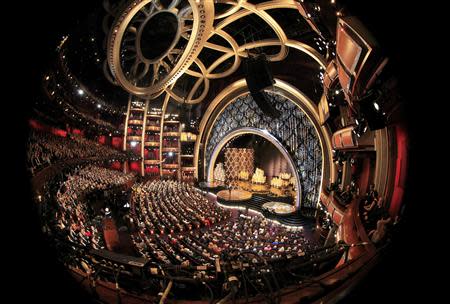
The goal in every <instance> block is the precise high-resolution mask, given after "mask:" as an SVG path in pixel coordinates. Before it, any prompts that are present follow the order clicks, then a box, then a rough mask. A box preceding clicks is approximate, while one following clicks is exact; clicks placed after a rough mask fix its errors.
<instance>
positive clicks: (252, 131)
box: [208, 128, 301, 210]
mask: <svg viewBox="0 0 450 304" xmlns="http://www.w3.org/2000/svg"><path fill="white" fill-rule="evenodd" d="M244 134H255V135H258V136H261V137H263V138H264V139H266V140H268V141H269V142H271V143H272V144H273V145H274V146H275V147H276V148H277V149H278V151H280V152H281V154H282V155H283V156H284V157H285V158H286V159H287V160H288V164H289V168H290V169H291V171H292V172H293V174H294V175H295V178H296V181H297V197H296V200H295V208H296V210H298V209H300V207H301V184H300V175H299V174H298V171H297V169H296V168H295V163H294V160H293V159H292V157H291V156H290V155H289V152H288V151H287V150H286V148H285V147H284V146H283V145H282V144H281V143H280V142H279V141H278V140H277V139H276V138H275V137H274V136H273V135H272V134H270V133H269V132H268V131H267V130H261V129H256V128H239V129H236V130H233V131H231V132H230V133H228V134H227V135H226V136H225V137H224V138H223V139H222V140H221V141H220V142H219V144H218V145H217V146H216V147H215V148H214V150H213V153H212V155H211V159H210V161H209V166H208V181H209V182H212V181H213V179H214V165H215V163H216V160H217V157H218V156H219V153H220V151H222V148H223V147H224V146H225V145H226V144H227V143H228V142H229V141H230V140H232V139H233V138H235V137H237V136H240V135H244Z"/></svg>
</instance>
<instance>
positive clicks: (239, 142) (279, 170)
mask: <svg viewBox="0 0 450 304" xmlns="http://www.w3.org/2000/svg"><path fill="white" fill-rule="evenodd" d="M208 181H210V182H212V181H216V182H221V183H224V184H225V185H227V186H231V187H233V188H239V189H244V190H247V191H250V192H252V193H254V194H257V195H263V196H267V197H268V198H272V199H273V200H276V201H282V202H286V203H289V204H292V205H294V206H295V208H296V209H298V208H299V207H300V198H301V195H300V191H301V186H300V179H299V174H298V172H297V170H296V169H295V164H294V161H293V159H292V158H291V157H290V155H289V153H288V152H287V150H286V149H285V148H284V147H283V145H282V144H281V143H280V142H279V141H278V140H277V139H276V138H275V137H274V136H272V135H271V134H270V133H269V132H267V131H266V130H260V129H254V128H241V129H238V130H234V131H233V132H230V133H229V134H228V135H227V136H225V137H224V138H223V139H222V141H221V142H220V143H219V144H218V145H217V146H216V147H215V149H214V152H213V154H212V157H211V160H210V165H209V172H208Z"/></svg>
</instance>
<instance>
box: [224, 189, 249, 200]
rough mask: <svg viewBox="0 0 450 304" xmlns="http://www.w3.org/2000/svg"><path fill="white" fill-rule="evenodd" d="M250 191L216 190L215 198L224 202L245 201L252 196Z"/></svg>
mask: <svg viewBox="0 0 450 304" xmlns="http://www.w3.org/2000/svg"><path fill="white" fill-rule="evenodd" d="M252 196H253V195H252V193H251V192H249V191H246V190H239V189H233V190H220V191H219V192H217V199H220V200H221V201H226V202H245V201H248V200H250V199H251V198H252Z"/></svg>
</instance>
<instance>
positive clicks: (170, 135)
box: [163, 132, 180, 137]
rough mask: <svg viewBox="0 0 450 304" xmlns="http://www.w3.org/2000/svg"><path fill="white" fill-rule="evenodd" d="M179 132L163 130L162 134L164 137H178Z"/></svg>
mask: <svg viewBox="0 0 450 304" xmlns="http://www.w3.org/2000/svg"><path fill="white" fill-rule="evenodd" d="M179 134H180V133H179V132H163V136H166V137H178V136H179Z"/></svg>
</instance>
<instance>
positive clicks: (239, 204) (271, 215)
mask: <svg viewBox="0 0 450 304" xmlns="http://www.w3.org/2000/svg"><path fill="white" fill-rule="evenodd" d="M232 191H233V190H232ZM234 191H244V192H242V193H240V192H239V193H240V194H242V195H238V194H237V193H236V192H235V193H234V196H233V193H232V194H231V198H235V199H234V200H230V199H227V198H229V197H230V196H229V190H221V191H219V192H217V194H216V199H217V203H219V204H220V205H222V206H224V207H226V208H239V209H246V210H253V211H256V212H259V213H261V214H262V215H263V216H264V217H266V218H268V219H271V220H275V221H278V222H279V223H280V224H283V225H288V226H297V227H299V226H301V227H303V228H305V229H311V228H313V227H314V225H315V224H314V220H313V219H311V218H309V217H306V216H304V215H302V214H301V211H296V210H295V207H294V206H293V205H291V204H289V203H286V202H285V201H283V198H281V197H280V198H277V197H271V196H268V195H264V194H256V193H250V192H248V191H245V190H234ZM208 192H210V193H212V194H215V193H214V191H208ZM219 193H222V194H220V196H219ZM225 193H228V194H225ZM249 194H250V195H251V196H249ZM237 198H240V199H237ZM244 198H246V199H244ZM266 203H275V206H278V207H281V208H283V207H282V206H284V207H285V208H286V210H294V212H290V213H283V212H280V213H278V214H277V213H275V212H269V211H268V210H267V209H265V208H264V207H263V206H264V204H266ZM280 204H282V205H280ZM266 206H267V205H266ZM292 208H293V209H292ZM278 210H279V211H280V209H279V208H278Z"/></svg>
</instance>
